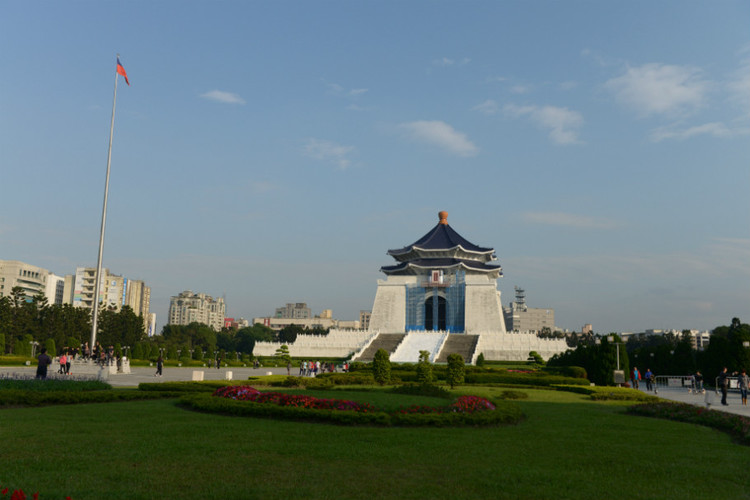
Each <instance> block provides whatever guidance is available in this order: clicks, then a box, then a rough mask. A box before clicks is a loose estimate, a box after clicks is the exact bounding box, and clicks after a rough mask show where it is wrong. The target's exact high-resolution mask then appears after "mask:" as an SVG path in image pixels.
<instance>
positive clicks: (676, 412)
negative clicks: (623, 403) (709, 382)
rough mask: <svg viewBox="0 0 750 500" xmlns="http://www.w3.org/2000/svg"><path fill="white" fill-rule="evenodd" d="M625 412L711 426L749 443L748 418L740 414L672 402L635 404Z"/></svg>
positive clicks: (749, 428) (745, 443)
mask: <svg viewBox="0 0 750 500" xmlns="http://www.w3.org/2000/svg"><path fill="white" fill-rule="evenodd" d="M627 413H629V414H631V415H639V416H644V417H654V418H661V419H665V420H675V421H677V422H686V423H690V424H696V425H703V426H706V427H711V428H712V429H717V430H719V431H722V432H726V433H727V434H729V435H730V436H732V437H733V438H734V439H735V441H737V442H738V443H740V444H744V445H750V418H747V417H743V416H741V415H733V414H731V413H726V412H723V411H717V410H709V409H706V408H703V407H700V406H695V405H691V404H687V403H674V402H658V403H647V404H641V405H635V406H631V407H629V408H628V410H627Z"/></svg>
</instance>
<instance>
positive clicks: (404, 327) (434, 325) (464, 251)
mask: <svg viewBox="0 0 750 500" xmlns="http://www.w3.org/2000/svg"><path fill="white" fill-rule="evenodd" d="M438 217H439V220H438V223H437V224H436V225H435V226H434V227H433V228H432V229H430V230H429V231H428V232H427V233H426V234H425V235H424V236H422V237H421V238H419V239H418V240H416V241H415V242H414V243H411V244H410V245H407V246H405V247H402V248H398V249H392V250H388V252H387V254H388V255H389V256H391V257H392V258H393V259H394V260H395V263H394V264H391V265H386V266H383V267H381V268H380V270H381V272H382V273H383V274H385V279H384V280H378V283H377V285H378V287H377V290H376V292H375V301H374V304H373V307H372V314H371V317H370V324H369V328H368V329H367V330H361V331H350V330H331V331H330V332H329V334H328V335H327V336H307V335H300V336H298V337H297V340H296V341H295V342H294V343H293V344H290V345H289V352H290V354H291V355H292V356H294V357H309V358H315V357H350V359H351V360H352V361H371V360H372V358H373V357H374V354H375V352H377V350H379V349H385V350H386V351H388V352H389V353H390V360H391V361H392V362H404V363H414V362H416V361H417V360H418V359H419V353H420V351H427V352H429V353H430V361H431V362H434V363H443V362H446V361H447V357H448V355H449V354H453V353H458V354H461V356H463V358H464V360H465V361H466V363H467V364H474V363H475V362H476V358H477V357H478V356H479V354H483V355H484V358H485V359H486V360H508V361H525V360H526V359H527V358H528V356H529V353H530V352H531V351H535V352H537V353H538V354H539V355H541V356H542V357H543V358H545V359H548V358H550V357H551V356H553V355H554V354H557V353H559V352H563V351H565V350H567V348H568V346H567V344H566V342H565V340H563V339H543V338H540V337H538V336H537V332H508V331H506V328H505V320H504V317H503V307H502V302H501V299H500V291H499V290H498V289H497V280H498V279H499V278H501V277H502V275H503V273H502V267H501V266H500V264H499V263H498V262H497V256H496V253H495V249H494V248H491V247H483V246H479V245H476V244H474V243H471V242H470V241H468V240H467V239H466V238H464V237H463V236H461V235H460V234H459V233H458V232H457V231H456V230H455V229H453V228H452V227H451V226H450V225H449V224H448V213H447V212H444V211H443V212H440V213H439V214H438ZM308 337H309V338H308ZM278 347H279V344H277V343H272V342H259V343H257V344H256V346H255V351H254V352H255V354H256V355H262V356H268V355H273V353H274V352H275V351H276V349H277V348H278Z"/></svg>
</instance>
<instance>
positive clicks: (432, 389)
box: [388, 384, 452, 399]
mask: <svg viewBox="0 0 750 500" xmlns="http://www.w3.org/2000/svg"><path fill="white" fill-rule="evenodd" d="M388 392H392V393H394V394H406V395H409V396H430V397H435V398H445V399H450V398H451V396H452V395H451V393H450V392H449V391H448V390H447V389H443V388H442V387H438V386H436V385H432V384H404V385H399V386H396V387H394V388H392V389H389V390H388Z"/></svg>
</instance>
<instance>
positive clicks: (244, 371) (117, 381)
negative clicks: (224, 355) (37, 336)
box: [0, 364, 299, 387]
mask: <svg viewBox="0 0 750 500" xmlns="http://www.w3.org/2000/svg"><path fill="white" fill-rule="evenodd" d="M53 366H54V364H53V365H52V366H50V369H49V373H50V375H53V374H54V375H57V373H56V371H55V370H53V369H52V367H53ZM193 372H203V380H226V379H227V377H228V375H229V374H230V373H231V377H232V380H247V378H248V377H251V376H256V377H257V376H261V375H268V374H269V373H271V374H274V375H286V368H250V367H239V368H236V367H226V368H224V367H222V368H219V369H216V368H169V367H165V368H164V369H163V370H162V373H163V375H162V376H161V377H156V376H154V375H155V373H156V367H141V366H135V367H131V368H130V373H113V374H108V376H107V378H106V381H107V382H108V383H109V384H111V385H113V386H115V387H138V384H140V383H141V382H185V381H189V380H193ZM11 373H19V374H22V375H24V376H28V377H33V376H34V375H35V374H36V367H35V366H31V367H29V366H23V367H22V366H4V367H0V376H3V375H4V374H11ZM298 373H299V369H297V370H296V372H295V370H294V369H292V375H297V374H298ZM71 374H72V375H76V374H77V372H76V366H75V364H73V366H72V367H71ZM78 374H80V375H85V376H88V377H95V376H96V372H92V371H89V370H87V371H86V372H85V373H81V372H78Z"/></svg>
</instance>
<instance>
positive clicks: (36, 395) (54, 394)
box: [0, 389, 179, 407]
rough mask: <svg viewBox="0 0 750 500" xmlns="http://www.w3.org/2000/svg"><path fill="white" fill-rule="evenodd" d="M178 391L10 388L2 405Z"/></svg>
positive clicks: (128, 397) (100, 400)
mask: <svg viewBox="0 0 750 500" xmlns="http://www.w3.org/2000/svg"><path fill="white" fill-rule="evenodd" d="M178 396H179V394H177V393H170V392H144V391H137V390H132V389H122V390H116V391H112V390H109V391H78V392H74V391H26V390H22V389H8V390H2V391H0V407H3V406H5V407H8V406H45V405H73V404H82V403H112V402H115V401H136V400H142V399H159V398H170V397H171V398H174V397H178Z"/></svg>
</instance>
